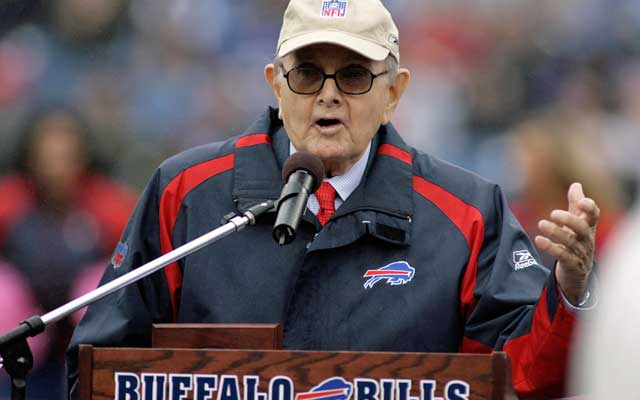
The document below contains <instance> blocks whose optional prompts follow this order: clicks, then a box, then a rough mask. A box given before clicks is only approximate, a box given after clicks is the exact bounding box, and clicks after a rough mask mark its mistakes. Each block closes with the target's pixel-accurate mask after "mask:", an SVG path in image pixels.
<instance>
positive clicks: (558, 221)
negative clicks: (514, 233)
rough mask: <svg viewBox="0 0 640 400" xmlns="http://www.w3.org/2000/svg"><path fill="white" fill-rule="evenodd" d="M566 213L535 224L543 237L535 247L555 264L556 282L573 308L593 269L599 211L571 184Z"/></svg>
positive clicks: (578, 184) (560, 212)
mask: <svg viewBox="0 0 640 400" xmlns="http://www.w3.org/2000/svg"><path fill="white" fill-rule="evenodd" d="M567 198H568V201H569V207H568V210H553V211H552V212H551V214H550V215H549V220H546V219H543V220H541V221H540V222H538V227H539V228H540V232H542V235H539V236H536V238H535V243H536V246H538V248H539V249H540V250H542V251H544V252H545V253H548V254H550V255H552V256H553V257H555V258H556V259H557V260H558V264H557V266H556V279H557V281H558V285H560V289H561V290H562V292H563V293H564V295H565V296H566V297H567V299H568V300H569V301H570V302H571V303H572V304H578V303H579V302H580V300H581V299H582V296H583V295H584V292H585V290H586V288H587V282H588V280H589V275H590V274H591V270H592V269H593V253H594V249H595V240H596V226H597V225H598V219H599V218H600V208H598V205H597V204H596V202H595V201H593V200H592V199H590V198H588V197H585V195H584V192H583V191H582V185H581V184H580V183H573V184H572V185H571V187H570V188H569V192H568V194H567Z"/></svg>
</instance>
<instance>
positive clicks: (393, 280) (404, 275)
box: [362, 261, 416, 289]
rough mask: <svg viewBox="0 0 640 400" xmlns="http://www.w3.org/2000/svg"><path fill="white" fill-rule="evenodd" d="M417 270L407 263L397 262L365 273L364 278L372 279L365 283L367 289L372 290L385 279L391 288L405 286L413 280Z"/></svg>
mask: <svg viewBox="0 0 640 400" xmlns="http://www.w3.org/2000/svg"><path fill="white" fill-rule="evenodd" d="M415 273H416V269H415V268H413V267H412V266H411V265H409V263H408V262H406V261H396V262H392V263H391V264H389V265H386V266H384V267H382V268H378V269H370V270H368V271H367V272H365V273H364V275H363V276H362V277H363V278H370V279H369V280H367V281H366V282H365V283H364V288H365V289H370V288H372V287H373V285H375V284H376V283H378V282H380V281H381V280H383V279H386V280H387V284H389V285H391V286H397V285H405V284H407V283H409V282H411V280H412V279H413V275H415Z"/></svg>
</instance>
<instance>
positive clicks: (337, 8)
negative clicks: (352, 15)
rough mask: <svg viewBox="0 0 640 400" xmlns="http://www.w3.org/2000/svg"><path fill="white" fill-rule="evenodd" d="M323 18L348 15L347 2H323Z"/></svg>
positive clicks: (341, 0)
mask: <svg viewBox="0 0 640 400" xmlns="http://www.w3.org/2000/svg"><path fill="white" fill-rule="evenodd" d="M321 15H322V16H323V17H328V18H337V17H344V16H346V15H347V0H327V1H323V2H322V14H321Z"/></svg>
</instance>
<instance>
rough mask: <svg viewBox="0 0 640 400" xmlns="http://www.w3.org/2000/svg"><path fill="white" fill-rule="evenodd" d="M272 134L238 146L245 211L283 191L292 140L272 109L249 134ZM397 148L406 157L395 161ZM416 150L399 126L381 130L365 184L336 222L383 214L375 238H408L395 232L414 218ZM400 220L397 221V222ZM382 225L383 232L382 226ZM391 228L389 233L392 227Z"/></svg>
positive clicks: (238, 186)
mask: <svg viewBox="0 0 640 400" xmlns="http://www.w3.org/2000/svg"><path fill="white" fill-rule="evenodd" d="M255 134H266V135H268V137H269V142H270V143H269V144H261V145H255V146H247V147H236V149H235V167H234V187H233V192H232V193H233V197H234V201H235V202H236V204H237V205H238V208H239V209H240V210H244V209H247V208H248V207H250V206H251V205H254V204H256V203H257V202H260V201H263V200H275V199H277V198H278V196H279V195H280V191H281V189H282V185H283V182H282V178H281V176H280V174H281V172H280V171H281V169H282V165H283V164H284V161H285V160H286V159H287V157H288V155H289V138H288V137H287V134H286V131H285V130H284V127H283V126H282V122H281V121H280V120H279V119H278V111H277V110H276V109H273V108H269V109H268V110H267V111H266V112H265V113H264V114H263V115H262V116H261V117H260V118H259V119H258V120H257V121H256V122H254V123H253V124H252V125H251V126H250V128H249V129H248V130H247V131H246V132H245V133H244V134H243V135H241V137H243V136H250V135H255ZM390 148H392V149H396V150H395V151H396V152H399V154H403V155H405V157H394V156H393V155H389V154H394V152H389V151H384V150H385V149H390ZM412 155H413V150H412V149H411V148H410V147H409V146H407V144H406V143H404V141H403V140H402V139H401V138H400V136H399V134H398V132H397V131H396V130H395V128H394V127H393V126H392V125H391V124H388V125H386V126H382V127H380V130H379V131H378V133H377V134H376V135H375V136H374V138H373V141H372V146H371V152H370V155H369V160H368V163H367V168H366V170H365V174H364V177H363V179H362V182H361V183H360V185H359V186H358V187H357V188H356V190H355V191H354V192H353V193H352V194H351V196H350V197H349V198H348V199H347V200H346V201H345V202H344V203H343V204H342V205H341V206H340V208H339V209H338V210H337V211H336V213H335V215H334V216H333V218H332V219H336V220H337V219H339V218H341V217H343V216H346V215H348V214H353V213H356V212H360V213H362V212H364V213H367V215H378V214H380V213H381V214H383V215H379V216H378V218H376V220H381V221H382V222H380V221H378V222H377V223H376V222H375V221H371V222H370V225H369V226H368V227H366V224H364V225H363V226H365V227H366V228H367V232H368V233H371V234H373V235H374V236H379V235H382V236H383V239H384V238H387V239H391V240H390V241H392V242H393V241H396V242H398V243H404V242H406V241H407V240H408V232H407V234H406V235H404V239H402V237H403V235H397V233H398V232H395V231H394V230H397V229H399V230H401V231H405V230H408V229H409V225H410V223H411V218H412V216H413V166H412V162H411V159H412ZM393 221H395V222H393ZM376 224H377V228H376ZM387 228H389V229H387Z"/></svg>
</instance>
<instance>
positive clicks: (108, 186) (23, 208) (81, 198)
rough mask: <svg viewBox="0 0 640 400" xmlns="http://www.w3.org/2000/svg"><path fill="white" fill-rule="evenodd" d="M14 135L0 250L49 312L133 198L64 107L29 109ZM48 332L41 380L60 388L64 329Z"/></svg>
mask: <svg viewBox="0 0 640 400" xmlns="http://www.w3.org/2000/svg"><path fill="white" fill-rule="evenodd" d="M20 139H21V143H20V149H19V151H18V159H17V161H16V171H15V173H13V174H10V175H7V176H5V177H3V178H0V192H2V193H3V195H4V201H3V202H2V203H0V253H1V254H2V255H3V256H4V257H5V258H6V259H8V260H9V261H10V262H11V263H13V264H14V265H15V266H16V269H17V270H18V271H20V272H21V273H22V274H23V275H24V278H25V280H26V281H27V282H28V283H29V285H30V286H31V287H32V288H33V291H34V294H35V297H36V299H37V301H38V303H39V306H40V307H41V308H42V309H43V310H45V311H51V310H52V309H54V308H56V307H58V306H60V305H62V304H64V303H65V302H67V301H68V300H69V287H70V285H71V283H72V282H73V280H74V279H75V278H76V277H77V275H78V274H79V273H80V272H81V271H82V269H83V267H84V266H86V265H88V264H89V263H93V262H95V261H98V260H103V259H105V258H108V256H109V255H110V254H111V252H112V251H113V249H114V248H115V246H116V243H117V241H118V239H119V236H120V234H121V231H122V229H123V228H124V225H125V224H126V221H127V219H128V217H129V214H130V212H131V211H132V209H133V205H134V202H135V197H134V195H133V194H132V192H130V191H129V190H128V189H126V188H124V187H123V186H121V185H120V184H118V183H115V182H113V181H111V180H110V179H109V178H107V177H105V176H103V175H102V174H100V173H99V172H98V171H97V170H96V168H95V167H96V166H95V163H94V159H93V157H92V155H91V151H90V144H91V141H90V132H89V130H88V126H87V125H86V124H85V123H84V121H83V119H82V118H81V117H80V115H79V114H77V113H75V112H74V111H72V110H71V109H69V108H66V107H63V106H51V107H45V108H42V109H40V110H38V111H36V112H35V113H34V115H33V116H32V117H31V118H30V119H29V120H28V121H27V124H26V127H25V129H24V131H23V132H22V134H21V136H20ZM25 317H26V316H25ZM52 331H53V332H54V338H53V341H52V343H51V344H50V356H49V359H48V363H47V368H48V371H49V377H48V378H47V379H54V378H52V377H53V376H55V381H57V383H58V386H60V385H62V382H63V380H62V377H63V374H62V371H63V364H62V363H63V359H62V354H63V352H64V349H65V347H66V345H67V341H68V339H69V335H70V333H71V326H70V325H69V323H68V321H66V322H63V323H58V324H57V325H56V326H55V327H52Z"/></svg>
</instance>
